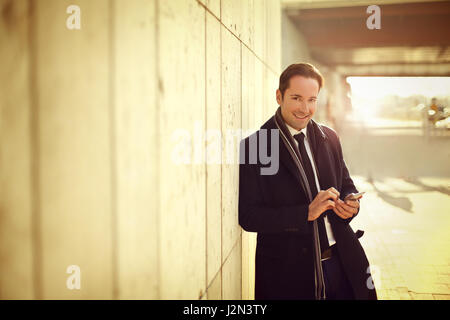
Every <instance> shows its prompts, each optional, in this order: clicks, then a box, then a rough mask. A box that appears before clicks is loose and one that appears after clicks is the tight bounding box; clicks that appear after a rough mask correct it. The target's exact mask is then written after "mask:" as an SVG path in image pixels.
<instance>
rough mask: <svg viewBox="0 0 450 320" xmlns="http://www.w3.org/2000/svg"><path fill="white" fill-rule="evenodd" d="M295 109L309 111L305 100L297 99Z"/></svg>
mask: <svg viewBox="0 0 450 320" xmlns="http://www.w3.org/2000/svg"><path fill="white" fill-rule="evenodd" d="M297 110H298V111H301V112H303V113H308V111H309V107H308V104H307V103H306V102H305V101H299V102H298V103H297Z"/></svg>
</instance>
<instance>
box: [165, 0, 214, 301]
mask: <svg viewBox="0 0 450 320" xmlns="http://www.w3.org/2000/svg"><path fill="white" fill-rule="evenodd" d="M159 30H160V35H159V39H160V40H159V57H160V59H159V74H160V79H159V81H160V83H159V96H160V100H159V106H160V117H159V125H160V132H159V135H160V140H159V141H160V150H161V151H160V171H159V174H160V177H159V180H160V184H159V186H160V192H161V195H160V213H159V214H160V218H159V220H160V226H159V227H160V239H161V242H160V246H161V247H160V249H159V250H160V252H161V254H160V259H161V260H160V270H161V273H160V274H161V279H160V285H161V298H162V299H196V298H198V297H200V296H202V295H203V293H204V290H205V289H206V255H205V251H206V243H205V241H206V225H205V223H206V221H205V218H206V212H205V207H206V198H205V194H206V189H205V187H206V179H205V167H206V166H205V163H204V151H205V141H204V137H203V136H202V133H203V132H204V130H205V9H204V8H203V7H202V6H201V5H200V4H199V3H197V2H196V1H183V0H177V1H159ZM183 156H186V157H185V158H184V159H185V160H187V161H188V162H189V163H178V161H181V160H182V159H183Z"/></svg>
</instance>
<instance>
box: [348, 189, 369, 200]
mask: <svg viewBox="0 0 450 320" xmlns="http://www.w3.org/2000/svg"><path fill="white" fill-rule="evenodd" d="M364 193H366V192H365V191H363V192H359V193H353V194H349V195H348V196H347V197H346V198H345V200H358V199H359V198H361V197H362V195H363V194H364Z"/></svg>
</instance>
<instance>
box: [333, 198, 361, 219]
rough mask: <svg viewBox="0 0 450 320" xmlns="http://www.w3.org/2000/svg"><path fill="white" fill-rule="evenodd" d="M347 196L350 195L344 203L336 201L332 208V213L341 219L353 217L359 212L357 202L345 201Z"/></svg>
mask: <svg viewBox="0 0 450 320" xmlns="http://www.w3.org/2000/svg"><path fill="white" fill-rule="evenodd" d="M348 196H350V195H347V196H346V197H345V199H344V201H342V200H341V199H337V201H336V205H335V206H334V207H333V211H334V212H335V213H336V214H337V215H338V216H339V217H341V218H342V219H348V218H351V217H353V216H354V215H355V214H357V213H358V210H359V201H358V200H350V199H347V198H348Z"/></svg>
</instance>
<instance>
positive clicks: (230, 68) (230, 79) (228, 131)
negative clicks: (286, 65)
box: [222, 27, 241, 261]
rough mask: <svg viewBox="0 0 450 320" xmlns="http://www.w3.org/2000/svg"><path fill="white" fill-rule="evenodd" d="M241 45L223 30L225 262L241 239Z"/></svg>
mask: <svg viewBox="0 0 450 320" xmlns="http://www.w3.org/2000/svg"><path fill="white" fill-rule="evenodd" d="M240 46H241V44H240V42H239V40H237V39H236V37H235V36H234V35H232V34H231V33H230V32H229V31H228V30H226V29H225V28H224V27H222V134H223V140H222V141H223V154H222V159H223V164H222V260H223V261H224V260H225V259H226V257H227V256H228V255H229V253H230V251H231V248H232V247H233V245H234V244H235V242H236V241H237V240H238V239H239V236H240V232H241V227H240V226H239V224H238V210H237V209H238V192H239V190H238V184H239V141H240V138H241V137H240V129H241V57H240Z"/></svg>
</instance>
